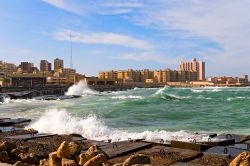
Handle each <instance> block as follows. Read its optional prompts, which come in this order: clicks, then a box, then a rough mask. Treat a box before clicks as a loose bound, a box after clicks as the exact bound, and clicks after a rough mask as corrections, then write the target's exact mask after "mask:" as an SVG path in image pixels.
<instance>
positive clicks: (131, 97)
mask: <svg viewBox="0 0 250 166" xmlns="http://www.w3.org/2000/svg"><path fill="white" fill-rule="evenodd" d="M111 98H112V99H120V100H126V99H144V97H142V96H134V95H129V96H126V95H121V96H112V97H111Z"/></svg>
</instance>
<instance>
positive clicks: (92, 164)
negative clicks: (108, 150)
mask: <svg viewBox="0 0 250 166" xmlns="http://www.w3.org/2000/svg"><path fill="white" fill-rule="evenodd" d="M106 162H107V158H106V156H105V155H104V154H98V155H97V156H95V157H93V158H91V159H90V160H88V161H87V162H86V163H85V164H84V165H83V166H102V165H103V163H106Z"/></svg>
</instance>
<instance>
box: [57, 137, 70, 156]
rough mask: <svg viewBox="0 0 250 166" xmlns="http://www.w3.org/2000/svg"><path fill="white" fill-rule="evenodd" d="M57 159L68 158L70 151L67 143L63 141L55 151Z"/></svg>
mask: <svg viewBox="0 0 250 166" xmlns="http://www.w3.org/2000/svg"><path fill="white" fill-rule="evenodd" d="M57 157H59V158H60V159H63V158H69V157H70V149H69V143H68V142H66V141H64V142H62V143H61V145H60V146H59V148H58V149H57Z"/></svg>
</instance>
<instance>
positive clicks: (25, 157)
mask: <svg viewBox="0 0 250 166" xmlns="http://www.w3.org/2000/svg"><path fill="white" fill-rule="evenodd" d="M18 157H19V158H20V159H21V161H22V162H23V163H29V164H38V163H39V157H38V156H37V155H35V154H33V153H30V154H24V153H20V154H19V155H18Z"/></svg>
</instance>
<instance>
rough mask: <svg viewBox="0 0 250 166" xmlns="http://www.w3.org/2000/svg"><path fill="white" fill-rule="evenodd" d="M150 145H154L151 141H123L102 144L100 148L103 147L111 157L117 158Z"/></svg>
mask: <svg viewBox="0 0 250 166" xmlns="http://www.w3.org/2000/svg"><path fill="white" fill-rule="evenodd" d="M150 147H152V144H151V143H145V142H130V141H122V142H114V143H108V144H106V145H104V146H100V149H102V150H103V151H104V152H105V153H106V154H107V155H108V157H109V158H115V157H119V156H123V155H127V154H130V153H133V152H137V151H139V150H143V149H147V148H150Z"/></svg>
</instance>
